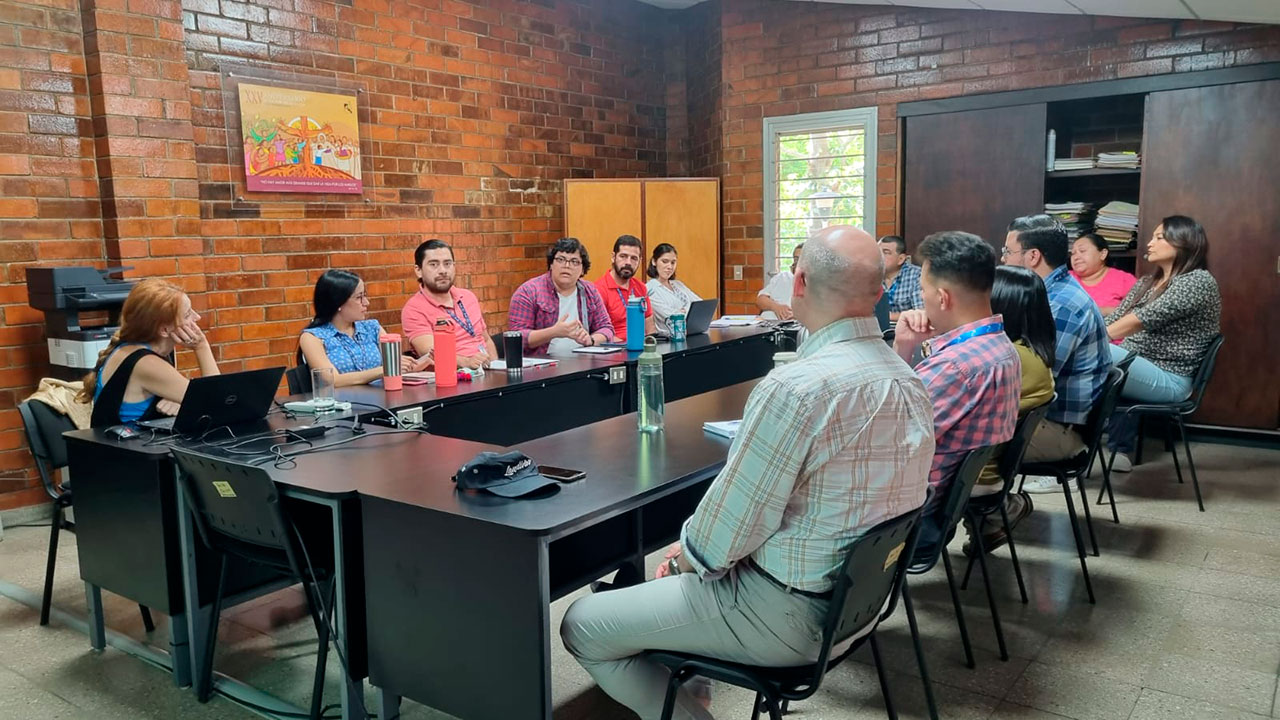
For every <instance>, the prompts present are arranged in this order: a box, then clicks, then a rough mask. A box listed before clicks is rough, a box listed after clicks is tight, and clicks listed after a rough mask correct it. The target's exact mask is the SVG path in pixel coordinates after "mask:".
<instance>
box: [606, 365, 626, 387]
mask: <svg viewBox="0 0 1280 720" xmlns="http://www.w3.org/2000/svg"><path fill="white" fill-rule="evenodd" d="M626 381H627V366H626V365H616V366H614V367H611V368H609V384H610V385H617V384H619V383H624V382H626Z"/></svg>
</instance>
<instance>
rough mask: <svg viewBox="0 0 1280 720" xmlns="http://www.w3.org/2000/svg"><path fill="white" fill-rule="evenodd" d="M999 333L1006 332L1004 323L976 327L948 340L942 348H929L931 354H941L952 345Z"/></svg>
mask: <svg viewBox="0 0 1280 720" xmlns="http://www.w3.org/2000/svg"><path fill="white" fill-rule="evenodd" d="M998 332H1004V323H1002V322H993V323H988V324H986V325H983V326H982V327H976V328H974V329H972V330H969V331H967V332H963V333H960V334H959V335H957V336H955V337H953V338H951V339H950V340H948V341H947V342H946V343H945V344H943V346H942V347H939V348H935V347H933V346H932V345H931V346H930V347H929V354H930V355H933V354H934V353H940V352H942V351H943V350H946V349H947V348H949V347H951V346H952V345H959V344H960V343H962V342H965V341H966V340H972V339H974V338H976V337H981V336H983V335H994V334H996V333H998Z"/></svg>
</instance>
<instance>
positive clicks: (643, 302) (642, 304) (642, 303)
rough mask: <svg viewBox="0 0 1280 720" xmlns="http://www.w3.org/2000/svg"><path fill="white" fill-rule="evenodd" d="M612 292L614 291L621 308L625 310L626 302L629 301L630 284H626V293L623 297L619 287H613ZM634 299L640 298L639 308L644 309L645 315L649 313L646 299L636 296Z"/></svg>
mask: <svg viewBox="0 0 1280 720" xmlns="http://www.w3.org/2000/svg"><path fill="white" fill-rule="evenodd" d="M613 291H614V292H616V293H618V299H619V300H621V301H622V307H623V309H626V307H627V300H629V299H631V285H630V282H628V284H627V292H626V294H625V295H624V294H623V292H622V288H620V287H616V286H615V287H614V288H613ZM636 297H638V298H640V307H642V308H644V311H645V312H646V313H647V312H649V303H648V302H647V300H648V298H646V297H644V296H643V295H637V296H636Z"/></svg>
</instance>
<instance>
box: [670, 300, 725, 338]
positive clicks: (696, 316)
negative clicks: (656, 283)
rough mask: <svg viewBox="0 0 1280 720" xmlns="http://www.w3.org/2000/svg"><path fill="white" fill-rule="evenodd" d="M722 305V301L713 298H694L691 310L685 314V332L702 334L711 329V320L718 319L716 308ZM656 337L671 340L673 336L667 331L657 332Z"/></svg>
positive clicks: (686, 333)
mask: <svg viewBox="0 0 1280 720" xmlns="http://www.w3.org/2000/svg"><path fill="white" fill-rule="evenodd" d="M719 306H720V301H719V300H716V299H715V298H712V299H710V300H694V301H693V303H691V304H690V305H689V312H687V313H685V316H684V334H685V336H686V337H687V336H689V335H702V334H704V333H706V332H707V331H708V330H710V329H711V321H712V320H715V319H716V308H717V307H719ZM654 337H655V338H657V339H658V340H670V339H671V336H670V335H669V334H667V333H655V334H654Z"/></svg>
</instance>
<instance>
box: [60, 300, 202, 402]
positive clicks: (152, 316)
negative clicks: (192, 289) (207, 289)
mask: <svg viewBox="0 0 1280 720" xmlns="http://www.w3.org/2000/svg"><path fill="white" fill-rule="evenodd" d="M183 295H184V293H183V292H182V288H180V287H178V286H177V285H174V284H173V283H171V282H168V281H167V280H161V279H159V278H147V279H145V280H139V281H138V284H137V285H134V286H133V290H131V291H129V297H127V298H125V301H124V307H123V308H121V309H120V329H119V330H117V331H116V334H115V335H112V336H111V342H110V343H108V344H107V346H106V347H105V348H103V350H102V352H100V353H98V362H97V363H96V364H95V365H94V367H93V370H91V371H90V372H89V374H88V375H85V376H84V389H82V390H81V391H80V394H79V395H77V396H76V399H77V400H79V401H80V402H83V403H87V402H92V401H93V391H94V389H95V387H96V386H97V383H98V373H99V372H101V371H102V365H103V363H105V362H106V361H107V358H108V357H109V356H110V355H111V353H112V352H113V351H114V350H115V349H116V348H117V347H119V346H120V345H121V344H122V343H148V342H152V341H154V340H155V339H156V338H158V337H160V330H161V329H162V328H164V327H165V326H166V325H177V324H179V323H181V322H182V318H181V317H179V313H180V312H182V298H183Z"/></svg>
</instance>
